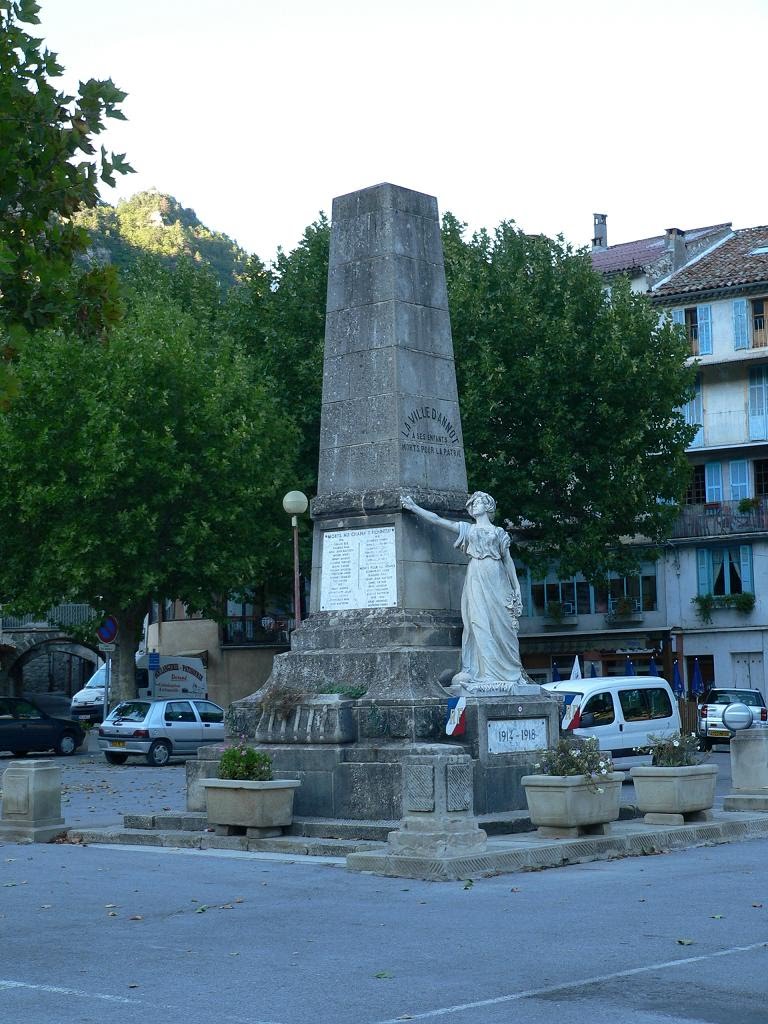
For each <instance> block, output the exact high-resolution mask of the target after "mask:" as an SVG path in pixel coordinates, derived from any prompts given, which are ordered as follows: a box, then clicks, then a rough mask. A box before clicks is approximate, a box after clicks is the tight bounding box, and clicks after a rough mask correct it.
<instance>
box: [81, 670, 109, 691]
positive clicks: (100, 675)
mask: <svg viewBox="0 0 768 1024" xmlns="http://www.w3.org/2000/svg"><path fill="white" fill-rule="evenodd" d="M104 676H105V670H104V667H103V666H102V667H101V668H100V669H99V670H98V672H94V673H93V675H92V676H91V678H90V679H89V680H88V682H87V683H86V684H85V689H86V690H90V688H91V687H98V688H99V689H102V690H103V689H104Z"/></svg>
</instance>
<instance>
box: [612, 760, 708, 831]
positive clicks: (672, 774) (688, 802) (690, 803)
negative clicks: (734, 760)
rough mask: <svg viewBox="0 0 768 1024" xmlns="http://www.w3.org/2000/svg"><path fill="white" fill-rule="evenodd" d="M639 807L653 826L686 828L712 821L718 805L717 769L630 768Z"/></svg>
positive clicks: (695, 765) (703, 765) (693, 766)
mask: <svg viewBox="0 0 768 1024" xmlns="http://www.w3.org/2000/svg"><path fill="white" fill-rule="evenodd" d="M629 774H630V775H631V776H632V781H633V782H634V784H635V795H636V797H637V806H638V808H639V809H640V810H641V811H642V812H643V814H644V815H645V820H646V821H647V822H648V823H649V824H652V825H683V824H685V822H687V821H709V820H710V819H711V817H712V812H711V808H712V805H713V804H714V802H715V783H716V782H717V765H715V764H691V765H684V766H683V767H680V768H656V767H652V766H650V765H643V766H642V767H640V768H630V770H629Z"/></svg>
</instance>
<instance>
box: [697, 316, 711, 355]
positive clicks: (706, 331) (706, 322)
mask: <svg viewBox="0 0 768 1024" xmlns="http://www.w3.org/2000/svg"><path fill="white" fill-rule="evenodd" d="M696 322H697V323H698V325H699V355H700V356H711V355H712V307H711V306H697V307H696Z"/></svg>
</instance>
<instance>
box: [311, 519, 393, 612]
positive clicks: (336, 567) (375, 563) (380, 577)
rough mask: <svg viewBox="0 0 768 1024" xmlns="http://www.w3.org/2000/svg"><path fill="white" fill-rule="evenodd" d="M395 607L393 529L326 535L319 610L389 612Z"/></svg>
mask: <svg viewBox="0 0 768 1024" xmlns="http://www.w3.org/2000/svg"><path fill="white" fill-rule="evenodd" d="M396 604H397V571H396V565H395V528H394V526H380V527H374V528H372V529H366V530H329V531H326V532H325V533H324V534H323V561H322V571H321V579H320V610H321V611H341V610H343V609H348V608H391V607H393V606H395V605H396Z"/></svg>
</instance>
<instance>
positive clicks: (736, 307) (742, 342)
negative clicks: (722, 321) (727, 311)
mask: <svg viewBox="0 0 768 1024" xmlns="http://www.w3.org/2000/svg"><path fill="white" fill-rule="evenodd" d="M733 347H734V348H736V349H738V348H749V328H748V326H747V300H746V299H734V300H733Z"/></svg>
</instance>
